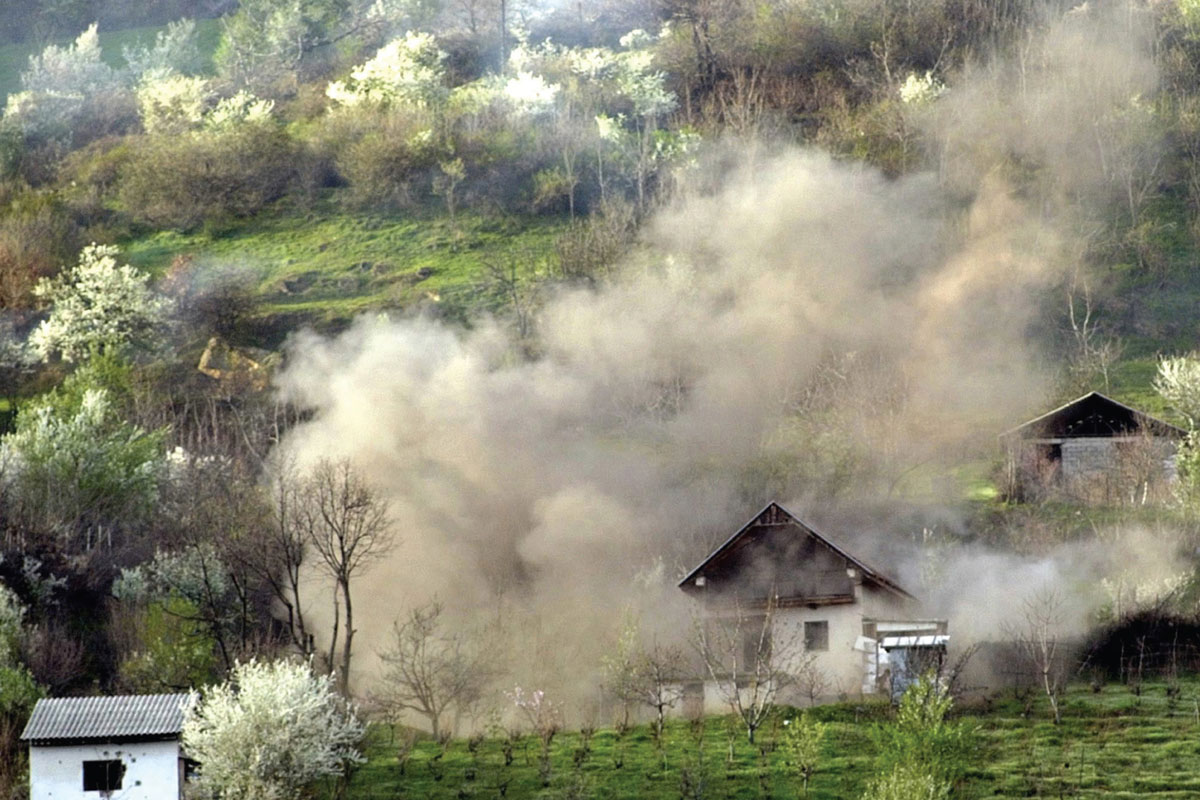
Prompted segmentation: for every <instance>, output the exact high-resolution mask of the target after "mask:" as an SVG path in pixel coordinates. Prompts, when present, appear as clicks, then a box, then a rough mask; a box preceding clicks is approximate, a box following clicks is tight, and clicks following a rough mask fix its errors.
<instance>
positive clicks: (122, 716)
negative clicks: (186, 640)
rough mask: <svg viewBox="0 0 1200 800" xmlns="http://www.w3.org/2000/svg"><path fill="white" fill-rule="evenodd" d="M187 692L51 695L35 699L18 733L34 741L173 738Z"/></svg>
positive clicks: (24, 739) (53, 742)
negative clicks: (24, 724) (81, 695)
mask: <svg viewBox="0 0 1200 800" xmlns="http://www.w3.org/2000/svg"><path fill="white" fill-rule="evenodd" d="M188 702H189V695H187V694H140V695H123V696H117V697H53V698H47V699H44V700H38V701H37V705H35V706H34V707H33V714H32V715H31V716H30V717H29V723H28V724H27V725H26V726H25V732H24V733H22V734H21V740H22V741H27V742H34V743H39V744H41V743H46V744H55V743H66V742H87V741H105V742H110V741H121V740H128V739H143V738H151V739H153V738H160V739H167V738H174V737H176V736H178V735H179V733H180V732H181V731H182V730H183V709H184V707H185V706H186V705H187V703H188Z"/></svg>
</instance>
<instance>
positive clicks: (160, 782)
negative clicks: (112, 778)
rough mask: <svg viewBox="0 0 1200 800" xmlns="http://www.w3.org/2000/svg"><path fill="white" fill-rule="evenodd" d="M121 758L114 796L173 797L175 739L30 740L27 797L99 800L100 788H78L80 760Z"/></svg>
mask: <svg viewBox="0 0 1200 800" xmlns="http://www.w3.org/2000/svg"><path fill="white" fill-rule="evenodd" d="M118 758H119V759H120V760H121V761H122V762H124V764H125V776H124V778H123V780H122V782H121V788H120V789H119V790H117V791H114V792H112V793H111V794H110V795H109V797H111V798H112V799H113V800H177V798H179V796H180V794H179V777H180V776H179V742H177V741H170V742H127V743H122V744H83V745H59V746H37V745H34V746H31V747H30V748H29V794H30V798H31V800H100V798H102V797H104V795H103V794H102V793H101V792H85V791H84V790H83V762H84V761H108V760H116V759H118Z"/></svg>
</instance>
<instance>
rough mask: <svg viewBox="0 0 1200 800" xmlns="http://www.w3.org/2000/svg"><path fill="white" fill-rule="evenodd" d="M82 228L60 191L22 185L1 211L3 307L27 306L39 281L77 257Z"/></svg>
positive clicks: (0, 305) (0, 295)
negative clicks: (78, 239) (76, 222)
mask: <svg viewBox="0 0 1200 800" xmlns="http://www.w3.org/2000/svg"><path fill="white" fill-rule="evenodd" d="M77 238H78V232H77V230H76V227H75V225H74V224H73V222H72V220H71V218H70V212H69V210H68V209H67V208H66V207H65V206H64V204H63V203H62V202H61V200H60V198H59V197H58V195H56V194H54V193H52V192H36V191H32V190H29V189H19V190H17V191H16V192H15V196H14V197H13V198H12V199H11V201H10V202H9V204H8V207H7V208H5V209H3V211H2V212H0V309H27V308H29V307H30V306H31V305H32V304H33V301H34V297H33V290H34V286H36V285H37V283H38V281H39V280H40V279H42V278H47V277H50V276H52V275H54V274H55V273H56V272H57V271H58V269H59V266H60V265H62V264H63V263H65V262H67V261H69V260H70V259H71V258H73V257H74V248H75V244H76V241H77Z"/></svg>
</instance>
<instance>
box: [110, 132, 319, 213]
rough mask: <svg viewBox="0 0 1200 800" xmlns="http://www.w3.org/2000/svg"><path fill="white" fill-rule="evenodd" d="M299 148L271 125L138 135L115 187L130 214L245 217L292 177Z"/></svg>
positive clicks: (282, 190)
mask: <svg viewBox="0 0 1200 800" xmlns="http://www.w3.org/2000/svg"><path fill="white" fill-rule="evenodd" d="M299 156H300V151H299V149H298V148H297V147H296V146H295V143H294V142H293V141H292V140H291V138H290V137H289V136H288V135H287V133H286V132H285V131H283V130H282V129H280V128H277V127H275V126H273V125H242V126H236V127H234V128H232V129H231V130H223V131H203V132H199V133H196V134H193V135H189V136H161V137H159V136H155V137H149V138H148V139H147V140H145V146H144V147H143V148H142V149H141V150H140V157H139V158H137V159H134V160H132V161H130V162H129V164H128V166H127V167H126V169H125V171H124V173H123V175H122V178H121V186H120V190H119V197H120V200H121V203H122V204H123V205H124V206H125V208H126V209H128V210H129V213H130V214H131V215H132V216H133V217H134V218H135V219H137V220H140V221H144V222H147V223H150V224H152V225H156V226H163V227H169V228H177V229H181V230H188V229H193V228H195V227H197V226H199V225H200V224H202V223H218V224H220V223H223V222H226V221H227V220H229V219H231V218H243V217H250V216H253V215H254V214H256V213H258V212H259V211H261V210H262V209H263V208H264V207H266V206H267V205H268V204H270V203H272V202H274V201H275V200H278V199H279V198H280V197H283V196H284V195H285V194H286V193H287V192H288V191H289V189H291V188H292V187H293V186H294V185H295V183H296V180H297V175H298V168H297V159H298V158H299Z"/></svg>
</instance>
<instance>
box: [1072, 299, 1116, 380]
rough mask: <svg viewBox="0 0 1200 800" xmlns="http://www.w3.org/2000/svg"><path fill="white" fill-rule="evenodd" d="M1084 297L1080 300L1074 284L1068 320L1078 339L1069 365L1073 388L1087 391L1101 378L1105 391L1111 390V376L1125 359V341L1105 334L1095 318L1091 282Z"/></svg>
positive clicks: (1074, 336) (1073, 336)
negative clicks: (1123, 354)
mask: <svg viewBox="0 0 1200 800" xmlns="http://www.w3.org/2000/svg"><path fill="white" fill-rule="evenodd" d="M1078 291H1081V292H1082V295H1083V296H1082V298H1080V299H1078V300H1077V299H1076V292H1077V288H1076V285H1075V284H1074V283H1073V284H1072V286H1071V288H1070V289H1069V290H1068V291H1067V320H1068V322H1069V323H1070V325H1071V336H1072V338H1073V339H1074V340H1075V351H1074V353H1073V354H1072V356H1071V359H1070V362H1069V364H1068V367H1067V369H1068V373H1069V376H1070V378H1071V383H1072V388H1074V389H1077V390H1079V391H1087V390H1088V389H1089V388H1091V384H1092V382H1093V381H1094V380H1095V379H1096V378H1100V380H1101V381H1103V383H1104V391H1106V392H1107V391H1108V390H1109V377H1110V375H1109V373H1110V372H1111V371H1112V367H1113V365H1114V364H1116V362H1117V361H1119V360H1120V358H1121V353H1122V351H1123V349H1124V348H1123V346H1122V344H1121V340H1120V339H1117V338H1115V337H1112V336H1108V335H1105V334H1104V333H1103V332H1102V331H1101V327H1100V325H1099V323H1098V322H1097V321H1096V319H1095V314H1096V309H1095V307H1094V305H1093V301H1092V292H1091V289H1090V288H1089V287H1088V285H1087V283H1084V284H1083V287H1082V289H1081V290H1078Z"/></svg>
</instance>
